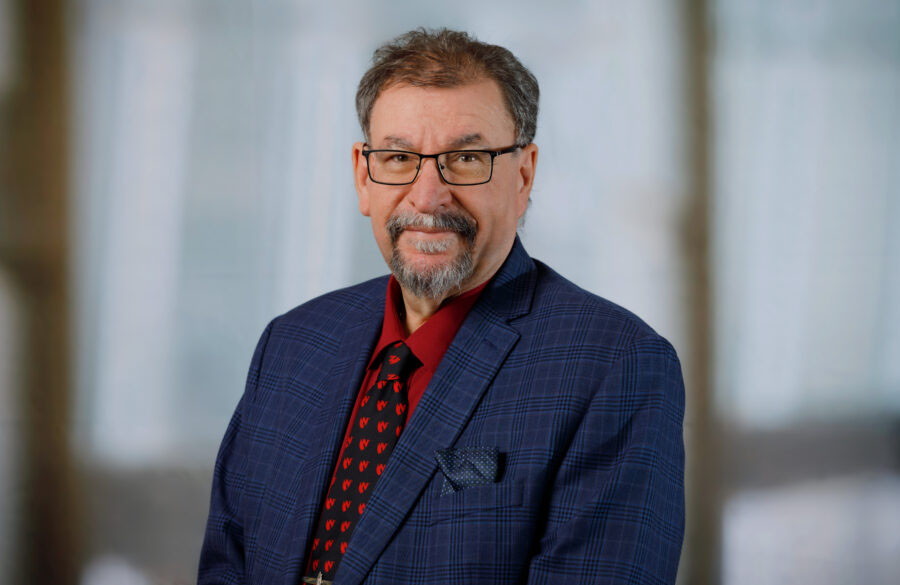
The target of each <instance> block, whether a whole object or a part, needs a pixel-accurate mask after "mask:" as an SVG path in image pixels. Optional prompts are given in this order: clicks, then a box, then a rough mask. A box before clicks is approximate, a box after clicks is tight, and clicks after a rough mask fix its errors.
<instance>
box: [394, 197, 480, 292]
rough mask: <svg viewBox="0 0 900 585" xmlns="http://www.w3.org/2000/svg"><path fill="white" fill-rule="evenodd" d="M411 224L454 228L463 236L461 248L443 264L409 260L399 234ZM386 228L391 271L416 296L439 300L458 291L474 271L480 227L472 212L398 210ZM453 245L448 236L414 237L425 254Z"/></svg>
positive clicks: (442, 250) (417, 248) (415, 243)
mask: <svg viewBox="0 0 900 585" xmlns="http://www.w3.org/2000/svg"><path fill="white" fill-rule="evenodd" d="M411 227H417V228H428V229H438V230H446V231H451V232H455V233H457V234H459V235H460V237H461V238H462V241H463V246H462V250H461V251H460V253H459V254H457V256H456V257H455V258H453V260H451V261H449V262H446V263H444V264H439V265H436V266H429V267H424V268H423V267H417V266H414V265H413V264H412V263H408V262H406V260H405V259H404V258H403V255H402V254H401V252H400V249H399V248H398V246H397V239H398V238H399V237H400V234H401V233H402V232H403V230H405V229H407V228H411ZM385 228H386V229H387V231H388V234H389V235H390V237H391V246H392V251H391V260H390V262H389V265H390V268H391V272H392V273H393V275H394V278H396V279H397V282H399V283H400V286H401V287H403V288H404V289H405V290H406V291H407V292H409V293H411V294H412V295H414V296H417V297H419V298H428V299H435V300H438V299H443V298H445V297H447V296H450V295H453V294H456V293H458V292H459V290H460V288H461V287H462V285H463V284H464V283H465V282H466V281H467V280H468V279H469V277H471V276H472V273H473V272H474V271H475V265H474V262H473V260H472V250H473V248H474V247H475V235H476V233H477V231H478V227H477V224H476V222H475V219H474V218H473V217H471V216H469V215H466V214H463V213H460V212H455V211H445V212H441V213H434V214H432V213H421V214H414V213H399V214H396V215H392V216H391V217H390V218H389V219H388V222H387V225H386V226H385ZM451 245H452V242H450V241H449V240H438V241H435V240H424V241H423V240H414V241H413V246H414V247H415V248H416V250H418V251H419V252H422V253H425V254H436V253H440V252H444V251H446V250H447V248H449V247H450V246H451Z"/></svg>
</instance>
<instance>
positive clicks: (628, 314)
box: [525, 259, 674, 351]
mask: <svg viewBox="0 0 900 585" xmlns="http://www.w3.org/2000/svg"><path fill="white" fill-rule="evenodd" d="M534 262H535V265H536V268H537V272H538V278H537V284H536V287H535V293H534V300H533V303H532V310H531V312H530V313H529V314H528V316H527V317H526V318H525V319H526V320H533V321H535V322H540V321H548V320H549V321H553V322H555V323H556V326H557V327H560V328H564V329H571V330H573V331H575V330H577V331H578V336H579V337H580V338H582V339H585V340H587V338H590V339H591V340H592V341H593V342H598V343H602V344H604V345H606V344H612V345H615V346H618V347H623V346H625V345H627V344H630V343H632V342H637V341H639V340H647V341H653V342H658V343H662V344H663V345H666V346H669V347H671V345H670V344H669V342H668V341H667V340H665V339H664V338H663V337H661V336H660V335H659V334H658V333H657V332H656V331H655V330H654V329H653V328H652V327H651V326H650V325H648V324H647V323H646V322H645V321H644V320H643V319H641V318H640V317H638V316H637V315H636V314H635V313H633V312H632V311H630V310H628V309H626V308H624V307H622V306H621V305H619V304H617V303H614V302H612V301H610V300H608V299H606V298H604V297H602V296H600V295H597V294H594V293H592V292H590V291H587V290H585V289H583V288H581V287H580V286H578V285H577V284H575V283H574V282H572V281H570V280H568V279H567V278H565V277H564V276H562V275H561V274H559V273H558V272H556V271H555V270H553V269H552V268H550V267H549V266H547V265H546V264H544V263H543V262H541V261H540V260H536V259H535V260H534ZM673 351H674V350H673Z"/></svg>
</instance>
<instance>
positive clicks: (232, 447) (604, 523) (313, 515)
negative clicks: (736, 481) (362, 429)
mask: <svg viewBox="0 0 900 585" xmlns="http://www.w3.org/2000/svg"><path fill="white" fill-rule="evenodd" d="M386 288H387V281H386V277H382V278H377V279H374V280H370V281H368V282H364V283H362V284H360V285H357V286H353V287H350V288H346V289H343V290H339V291H336V292H333V293H330V294H326V295H324V296H322V297H319V298H317V299H314V300H312V301H309V302H308V303H305V304H303V305H301V306H299V307H297V308H295V309H293V310H291V311H289V312H288V313H285V314H284V315H281V316H280V317H277V318H275V319H274V320H273V321H272V322H271V323H269V325H268V326H267V327H266V329H265V331H264V332H263V334H262V337H261V339H260V340H259V344H258V345H257V347H256V351H255V352H254V354H253V359H252V363H251V365H250V372H249V375H248V378H247V385H246V390H245V392H244V394H243V396H242V397H241V399H240V402H239V403H238V406H237V409H236V411H235V413H234V416H233V418H232V419H231V422H230V423H229V425H228V428H227V430H226V432H225V438H224V439H223V441H222V445H221V447H220V449H219V453H218V457H217V459H216V464H215V472H214V477H213V486H212V498H211V503H210V510H209V520H208V524H207V528H206V535H205V540H204V543H203V549H202V553H201V556H200V568H199V584H200V585H213V584H216V585H221V584H239V583H240V584H245V583H246V584H250V583H252V584H266V585H289V584H290V585H297V584H299V583H301V577H302V576H303V570H304V568H305V566H306V558H305V555H306V551H307V549H308V548H309V545H308V542H309V540H310V538H312V533H313V530H314V529H315V523H316V521H317V519H318V518H319V513H320V508H321V505H322V501H323V498H324V497H325V492H326V489H327V487H328V486H327V483H328V481H329V478H330V475H331V472H332V469H333V467H334V463H335V459H336V457H337V454H338V448H339V446H340V443H341V440H342V438H343V432H344V429H345V428H346V425H347V424H348V418H349V416H350V412H351V409H352V408H353V404H354V400H355V398H356V394H357V392H358V390H359V386H360V383H361V379H362V376H363V373H364V369H365V367H366V363H367V361H368V359H369V357H370V355H369V354H370V352H371V349H372V347H373V345H374V344H375V342H376V340H377V338H378V335H379V332H380V327H381V321H382V317H383V314H384V297H385V291H386ZM683 411H684V386H683V383H682V376H681V367H680V365H679V362H678V358H677V357H676V355H675V351H674V350H673V348H672V346H671V345H670V344H669V343H668V342H667V341H666V340H665V339H663V338H662V337H660V336H659V335H657V334H656V333H655V332H654V331H653V330H652V329H651V328H650V327H648V326H647V325H646V324H645V323H643V322H642V321H641V320H639V319H638V318H637V317H635V316H634V315H633V314H631V313H629V312H628V311H626V310H625V309H622V308H621V307H618V306H616V305H614V304H612V303H610V302H609V301H606V300H604V299H602V298H599V297H597V296H595V295H592V294H590V293H588V292H586V291H584V290H582V289H580V288H578V287H576V286H575V285H573V284H572V283H571V282H569V281H567V280H565V279H564V278H562V277H561V276H560V275H559V274H557V273H556V272H554V271H553V270H551V269H550V268H548V267H547V266H546V265H544V264H542V263H540V262H538V261H535V260H533V259H532V258H530V257H529V256H528V254H527V253H526V252H525V250H524V248H523V247H522V245H521V243H520V242H519V240H518V238H517V239H516V242H515V244H514V247H513V249H512V252H511V253H510V255H509V257H508V258H507V259H506V261H505V263H504V264H503V266H502V267H501V268H500V270H499V271H498V273H497V274H496V275H495V277H494V279H493V280H492V281H491V282H490V283H489V284H488V286H487V287H486V288H485V290H484V291H483V293H482V295H481V297H480V298H479V300H478V302H477V303H476V304H475V306H474V307H473V308H472V310H471V312H470V313H469V315H468V317H467V318H466V320H465V322H464V323H463V325H462V327H461V328H460V330H459V332H458V333H457V335H456V338H455V339H454V340H453V343H452V344H451V345H450V347H449V349H448V350H447V353H446V354H445V356H444V358H443V361H442V362H441V363H440V366H439V367H438V369H437V371H436V372H435V374H434V377H433V379H432V380H431V383H430V385H429V386H428V389H427V390H426V392H425V394H424V395H423V396H422V399H421V401H420V402H419V404H418V406H417V407H416V409H415V411H414V412H413V415H412V417H411V418H410V420H409V421H408V423H407V426H406V428H405V429H404V431H403V434H402V435H401V437H400V440H399V442H398V443H397V446H396V448H395V450H394V452H393V454H392V455H391V458H390V460H389V461H388V464H387V467H386V468H385V471H384V473H383V474H382V476H381V479H380V480H379V482H378V483H377V484H376V486H375V489H374V492H373V493H372V495H371V499H370V500H369V502H368V504H367V506H366V512H365V514H364V515H363V516H362V518H361V519H360V521H359V524H358V526H357V527H356V529H355V530H354V532H353V535H352V537H351V540H350V542H349V546H348V548H347V552H346V554H345V556H344V558H343V560H342V562H341V564H340V565H339V568H338V572H337V574H336V576H335V581H334V582H335V584H336V585H359V584H361V583H366V584H370V585H400V584H406V583H409V584H453V585H472V584H479V583H484V584H490V585H498V584H512V583H516V584H529V585H538V584H550V583H553V584H556V583H566V584H567V585H574V584H580V583H592V584H593V583H647V584H663V583H668V584H671V583H674V582H675V573H676V570H677V566H678V559H679V555H680V551H681V544H682V539H683V534H684V484H683V470H684V447H683V441H682V420H683ZM457 450H458V451H457ZM454 452H456V453H460V454H462V455H465V454H466V453H473V452H474V453H481V454H484V453H496V454H497V461H496V463H497V468H496V472H495V473H494V475H493V476H491V477H488V478H487V479H486V480H485V481H480V482H479V481H475V482H472V483H471V484H470V485H460V484H458V483H453V484H451V485H450V486H449V487H450V488H451V489H447V488H446V487H445V485H444V484H445V483H448V482H450V480H451V479H452V478H448V477H445V476H444V472H443V471H442V469H443V470H447V468H446V467H444V466H443V465H444V464H445V463H446V461H445V462H444V463H442V465H439V463H438V458H437V455H438V454H439V453H441V454H443V455H445V456H446V455H447V454H448V453H451V454H452V453H454ZM457 479H458V478H457ZM453 488H455V489H453Z"/></svg>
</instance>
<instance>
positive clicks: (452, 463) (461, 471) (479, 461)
mask: <svg viewBox="0 0 900 585" xmlns="http://www.w3.org/2000/svg"><path fill="white" fill-rule="evenodd" d="M434 458H435V459H436V460H437V462H438V466H440V468H441V472H442V473H443V474H444V485H443V487H442V488H441V495H444V494H451V493H454V492H458V491H459V490H461V489H463V488H466V487H469V486H473V485H483V484H488V483H494V482H495V481H497V468H498V465H497V461H498V459H499V458H500V452H499V450H498V449H497V447H455V448H454V447H450V448H447V449H438V450H437V451H435V452H434Z"/></svg>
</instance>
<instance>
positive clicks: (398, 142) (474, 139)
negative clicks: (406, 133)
mask: <svg viewBox="0 0 900 585" xmlns="http://www.w3.org/2000/svg"><path fill="white" fill-rule="evenodd" d="M382 143H383V144H384V146H385V147H394V148H403V149H405V150H414V148H413V145H412V143H411V142H409V141H408V140H406V139H405V138H400V137H399V136H385V137H384V140H382ZM473 144H484V137H483V136H482V135H481V134H480V133H478V132H474V133H472V134H466V135H465V136H460V137H459V138H457V139H456V140H452V141H450V143H449V144H448V145H447V148H448V149H451V150H452V149H454V148H462V147H463V146H472V145H473Z"/></svg>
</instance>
